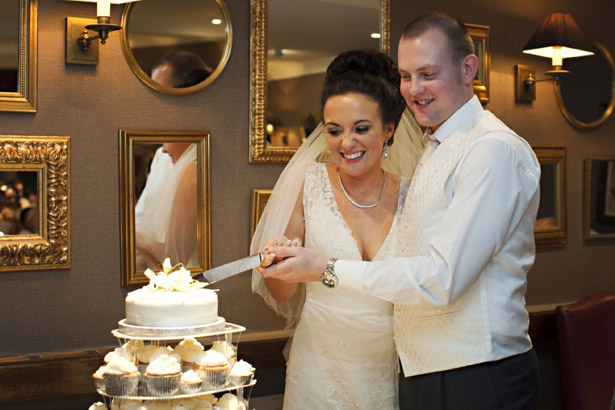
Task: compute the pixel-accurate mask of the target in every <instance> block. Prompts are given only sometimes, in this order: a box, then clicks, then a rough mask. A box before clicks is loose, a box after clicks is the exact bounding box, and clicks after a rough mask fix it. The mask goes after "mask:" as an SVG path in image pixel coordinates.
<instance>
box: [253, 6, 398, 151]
mask: <svg viewBox="0 0 615 410" xmlns="http://www.w3.org/2000/svg"><path fill="white" fill-rule="evenodd" d="M281 1H283V0H281ZM271 3H272V0H250V10H251V19H250V41H251V44H250V128H249V131H250V132H249V134H250V135H249V158H248V162H250V163H286V162H288V161H289V160H290V158H292V156H293V154H294V153H295V152H296V151H297V146H290V145H274V144H272V143H270V142H268V141H267V139H268V135H267V134H268V131H267V128H266V127H267V125H268V124H267V119H266V116H267V111H268V109H269V107H268V96H267V93H268V91H267V89H268V83H267V76H268V72H267V67H268V60H269V59H270V58H271V55H274V54H275V53H274V54H271V51H274V50H270V45H269V44H268V43H267V42H268V41H271V38H270V37H271V36H269V35H268V33H269V31H268V30H270V29H272V28H271V27H269V12H268V11H269V6H270V4H271ZM344 3H347V4H344ZM367 3H369V2H363V5H360V6H357V8H358V9H366V8H369V7H365V4H367ZM330 5H331V6H340V7H342V8H343V7H348V6H353V4H352V2H339V3H338V2H331V4H330ZM377 8H378V14H379V18H378V20H379V21H378V22H375V23H377V27H379V32H380V39H379V49H380V51H382V52H384V53H386V54H388V53H389V48H390V0H379V2H378V4H377ZM317 13H318V12H317ZM330 15H333V14H330ZM346 17H347V18H348V19H351V18H350V17H349V16H346ZM288 19H289V18H288V17H286V20H287V21H288ZM305 19H307V21H305ZM317 21H318V20H314V19H312V18H310V17H307V16H306V17H305V18H304V21H294V20H292V24H293V25H294V26H297V27H301V26H302V25H312V26H313V25H314V24H315V23H316V22H317ZM322 26H323V27H329V26H331V28H332V29H333V30H335V31H337V35H338V37H343V36H340V33H339V31H340V30H341V29H343V28H341V27H338V26H335V25H327V24H322ZM356 26H361V25H359V24H357V25H356ZM322 29H323V28H322V27H321V30H322ZM329 46H330V45H329V44H325V43H324V42H323V43H322V48H323V49H327V48H328V47H329ZM355 48H358V47H355ZM361 48H367V47H361ZM291 51H292V50H291ZM308 51H310V52H315V50H308ZM316 51H318V50H316ZM321 51H322V50H321ZM341 51H346V49H344V50H338V52H341ZM279 52H280V53H282V49H279ZM336 54H337V52H336ZM315 55H320V51H319V52H317V53H315ZM332 59H333V58H331V60H332ZM316 60H319V59H316ZM329 62H330V61H329ZM327 64H328V63H327ZM325 68H326V65H325ZM320 86H321V85H320ZM320 86H318V87H320ZM318 92H319V91H318ZM286 98H290V99H294V98H302V95H301V94H299V95H294V96H287V97H286ZM303 98H305V96H304V95H303ZM304 114H305V113H304ZM312 125H314V124H312ZM307 128H308V127H306V131H307ZM309 128H311V125H310V127H309ZM306 134H308V135H309V132H306ZM295 137H296V138H293V140H299V136H295Z"/></svg>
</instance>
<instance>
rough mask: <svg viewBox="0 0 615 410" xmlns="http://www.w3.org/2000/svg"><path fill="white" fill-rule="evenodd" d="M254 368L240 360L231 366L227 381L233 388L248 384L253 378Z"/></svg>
mask: <svg viewBox="0 0 615 410" xmlns="http://www.w3.org/2000/svg"><path fill="white" fill-rule="evenodd" d="M254 370H255V369H254V367H252V365H251V364H250V363H248V362H246V361H244V360H240V361H238V362H237V363H235V364H234V365H233V368H232V369H231V372H230V373H229V380H230V382H231V384H233V385H235V386H243V385H246V384H250V382H251V381H252V377H253V376H254Z"/></svg>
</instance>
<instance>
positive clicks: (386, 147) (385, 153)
mask: <svg viewBox="0 0 615 410" xmlns="http://www.w3.org/2000/svg"><path fill="white" fill-rule="evenodd" d="M388 142H389V141H386V142H385V143H384V146H383V147H382V158H384V159H387V158H388V157H389V145H388Z"/></svg>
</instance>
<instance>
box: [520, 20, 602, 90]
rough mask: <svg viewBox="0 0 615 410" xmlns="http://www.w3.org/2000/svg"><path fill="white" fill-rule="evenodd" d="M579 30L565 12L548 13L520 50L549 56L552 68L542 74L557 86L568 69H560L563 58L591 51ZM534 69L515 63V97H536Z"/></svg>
mask: <svg viewBox="0 0 615 410" xmlns="http://www.w3.org/2000/svg"><path fill="white" fill-rule="evenodd" d="M589 49H590V45H589V43H588V41H587V39H586V38H585V36H583V33H581V30H580V29H579V27H578V26H577V25H576V23H575V22H574V20H573V18H572V16H571V15H570V14H568V13H553V14H549V15H548V16H547V17H545V19H544V20H543V21H542V23H541V24H540V27H538V30H536V33H534V35H533V36H532V38H530V40H529V41H528V42H527V44H526V45H525V47H523V52H524V53H526V54H533V55H537V56H540V57H547V58H550V59H551V65H552V66H553V69H552V70H549V71H546V72H545V74H547V75H549V76H551V77H552V80H553V84H554V86H559V82H560V78H561V76H562V75H564V74H567V73H569V71H567V70H564V69H563V68H562V65H563V59H564V58H573V57H584V56H589V55H592V54H594V53H593V52H591V51H587V50H589ZM535 75H536V71H535V69H534V68H533V67H529V66H522V65H518V66H517V67H516V72H515V91H516V98H517V100H525V101H531V100H535V99H536V90H535V84H536V81H544V80H536V77H535Z"/></svg>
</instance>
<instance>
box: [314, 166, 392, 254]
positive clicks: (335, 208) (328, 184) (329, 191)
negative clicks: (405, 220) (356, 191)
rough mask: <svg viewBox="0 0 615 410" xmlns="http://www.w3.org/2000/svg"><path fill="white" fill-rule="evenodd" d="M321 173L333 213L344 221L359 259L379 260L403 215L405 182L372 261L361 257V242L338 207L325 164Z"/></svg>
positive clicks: (343, 223)
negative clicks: (391, 218)
mask: <svg viewBox="0 0 615 410" xmlns="http://www.w3.org/2000/svg"><path fill="white" fill-rule="evenodd" d="M321 172H322V173H323V176H324V178H325V179H326V184H325V189H326V190H327V194H329V195H325V196H326V197H329V198H330V201H331V206H332V209H333V211H334V212H335V213H336V214H337V215H338V216H339V218H340V220H341V221H342V225H343V226H344V229H345V230H346V232H347V233H348V234H349V235H350V237H351V238H352V241H353V243H354V248H355V250H356V252H357V255H358V256H359V259H360V260H363V261H368V262H369V261H373V260H377V259H378V257H379V256H380V253H382V252H383V249H384V247H385V245H386V244H387V242H389V238H390V237H391V232H393V228H394V227H395V226H396V225H397V219H398V216H399V214H400V213H401V207H402V203H403V195H402V194H403V193H402V190H403V189H402V183H403V180H400V181H399V189H398V190H397V208H396V209H395V214H394V215H393V220H392V221H391V225H390V226H389V230H388V232H387V235H386V236H385V238H384V240H383V241H382V243H381V244H380V247H379V248H378V251H377V252H376V254H375V255H374V257H373V258H372V259H363V255H361V248H360V247H359V242H358V241H357V238H356V237H355V235H354V232H353V231H352V229H350V225H348V223H347V222H346V218H345V217H344V214H342V211H341V210H340V208H339V206H338V203H337V198H336V197H335V193H334V192H333V186H332V185H331V178H329V171H328V170H327V167H326V165H325V164H322V168H321Z"/></svg>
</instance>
